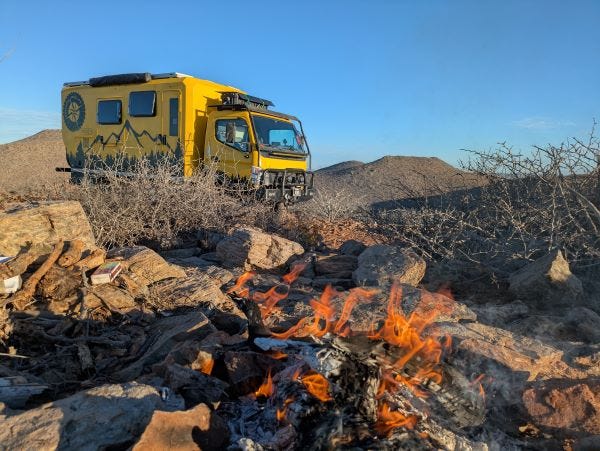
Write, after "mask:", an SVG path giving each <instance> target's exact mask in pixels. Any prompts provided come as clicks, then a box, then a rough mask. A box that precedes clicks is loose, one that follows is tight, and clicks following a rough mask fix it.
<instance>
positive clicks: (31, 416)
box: [0, 382, 167, 451]
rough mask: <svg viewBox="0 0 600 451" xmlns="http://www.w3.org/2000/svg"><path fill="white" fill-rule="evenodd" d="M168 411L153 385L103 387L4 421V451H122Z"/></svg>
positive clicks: (0, 438) (0, 418) (1, 435)
mask: <svg viewBox="0 0 600 451" xmlns="http://www.w3.org/2000/svg"><path fill="white" fill-rule="evenodd" d="M166 407H167V406H166V405H165V403H164V402H163V401H161V398H160V394H159V393H158V391H157V389H156V388H154V387H151V386H149V385H142V384H138V383H136V382H132V383H129V384H121V385H103V386H101V387H96V388H92V389H90V390H86V391H82V392H79V393H77V394H75V395H73V396H70V397H68V398H65V399H61V400H59V401H54V402H51V403H48V404H44V405H42V406H40V407H37V408H34V409H30V410H27V411H25V412H22V413H19V414H15V415H11V416H8V417H3V416H2V415H0V423H2V427H1V428H0V443H1V444H2V445H1V446H0V447H1V448H2V449H77V450H83V451H87V450H90V451H92V450H94V451H95V450H98V449H104V448H107V447H111V446H119V447H122V448H123V447H127V444H129V443H131V442H133V440H135V439H136V438H137V437H138V436H139V435H140V434H141V433H142V432H143V431H144V428H145V427H146V425H147V424H148V422H149V421H150V418H151V416H152V413H153V412H154V411H155V410H157V409H165V408H166Z"/></svg>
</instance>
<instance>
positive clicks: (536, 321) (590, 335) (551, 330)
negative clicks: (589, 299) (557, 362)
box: [508, 307, 600, 343]
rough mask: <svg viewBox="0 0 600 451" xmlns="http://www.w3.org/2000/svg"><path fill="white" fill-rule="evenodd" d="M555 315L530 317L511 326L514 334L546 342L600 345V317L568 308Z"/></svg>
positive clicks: (585, 311)
mask: <svg viewBox="0 0 600 451" xmlns="http://www.w3.org/2000/svg"><path fill="white" fill-rule="evenodd" d="M556 313H557V314H555V315H528V316H526V317H524V318H522V319H519V320H517V321H514V322H512V323H511V324H509V326H508V329H510V330H511V331H513V332H516V333H519V334H522V335H527V336H531V337H539V338H540V339H541V340H543V341H544V340H545V341H552V342H556V341H571V342H584V343H600V316H598V314H597V313H595V312H594V311H592V310H590V309H587V308H585V307H572V308H567V309H566V311H565V312H564V313H561V312H560V311H557V312H556Z"/></svg>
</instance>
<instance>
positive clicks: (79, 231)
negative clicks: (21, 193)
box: [0, 201, 96, 256]
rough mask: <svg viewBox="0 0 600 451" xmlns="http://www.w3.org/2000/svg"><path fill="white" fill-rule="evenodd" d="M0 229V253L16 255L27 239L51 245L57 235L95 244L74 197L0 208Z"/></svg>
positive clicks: (87, 222)
mask: <svg viewBox="0 0 600 451" xmlns="http://www.w3.org/2000/svg"><path fill="white" fill-rule="evenodd" d="M0 230H2V233H1V234H0V255H7V256H13V255H17V253H18V252H19V250H20V249H21V248H22V247H24V246H25V245H26V244H27V243H31V244H38V243H39V244H47V245H53V244H56V242H57V241H58V239H59V238H62V239H63V240H65V241H72V240H76V239H79V240H81V241H83V243H84V245H85V247H86V248H88V249H92V248H95V247H96V242H95V239H94V234H93V233H92V228H91V226H90V223H89V221H88V219H87V216H86V215H85V213H84V211H83V208H82V207H81V204H80V203H79V202H75V201H64V202H35V203H27V204H19V205H18V206H16V207H14V208H11V209H9V210H6V211H3V212H0Z"/></svg>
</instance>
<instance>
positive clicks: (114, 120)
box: [96, 100, 121, 124]
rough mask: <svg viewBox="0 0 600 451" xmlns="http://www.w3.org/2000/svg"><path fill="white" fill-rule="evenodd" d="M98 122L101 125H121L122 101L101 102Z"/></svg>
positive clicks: (97, 115)
mask: <svg viewBox="0 0 600 451" xmlns="http://www.w3.org/2000/svg"><path fill="white" fill-rule="evenodd" d="M96 121H97V122H98V123H99V124H120V123H121V101H120V100H99V101H98V111H97V114H96Z"/></svg>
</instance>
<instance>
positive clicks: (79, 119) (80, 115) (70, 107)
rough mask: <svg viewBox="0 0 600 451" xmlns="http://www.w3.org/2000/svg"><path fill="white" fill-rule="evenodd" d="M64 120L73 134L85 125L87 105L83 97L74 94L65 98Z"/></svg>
mask: <svg viewBox="0 0 600 451" xmlns="http://www.w3.org/2000/svg"><path fill="white" fill-rule="evenodd" d="M63 120H64V121H65V125H66V126H67V128H68V129H69V130H71V131H72V132H74V131H77V130H79V129H80V128H81V126H82V125H83V121H84V120H85V104H84V103H83V99H82V98H81V96H80V95H79V94H78V93H76V92H72V93H70V94H69V95H68V96H67V97H66V98H65V103H63Z"/></svg>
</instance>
